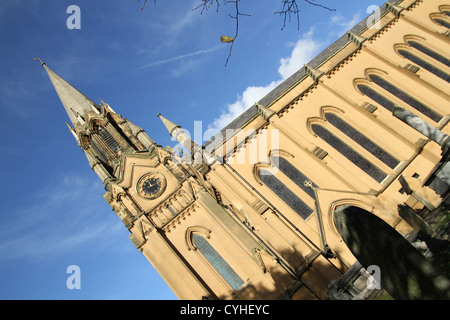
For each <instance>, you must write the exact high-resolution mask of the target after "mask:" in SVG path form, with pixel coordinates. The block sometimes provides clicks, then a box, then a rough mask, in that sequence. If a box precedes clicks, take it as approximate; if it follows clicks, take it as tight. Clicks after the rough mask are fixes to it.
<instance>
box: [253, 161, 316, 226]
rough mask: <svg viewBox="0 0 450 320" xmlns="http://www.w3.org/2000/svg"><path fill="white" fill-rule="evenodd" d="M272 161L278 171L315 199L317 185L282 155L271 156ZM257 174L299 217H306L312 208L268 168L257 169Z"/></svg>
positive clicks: (311, 211)
mask: <svg viewBox="0 0 450 320" xmlns="http://www.w3.org/2000/svg"><path fill="white" fill-rule="evenodd" d="M273 163H274V164H275V166H276V167H277V168H278V169H279V171H280V172H281V173H282V174H284V175H286V176H287V177H288V178H289V179H290V180H292V182H294V183H295V184H296V185H297V186H298V187H300V188H301V189H302V190H303V191H304V192H305V193H306V194H307V195H308V196H310V197H311V198H312V199H313V200H315V199H316V195H315V193H314V189H313V188H314V187H317V186H316V185H315V183H314V182H312V181H311V180H310V179H308V177H306V176H305V175H304V174H303V173H301V172H300V171H299V170H297V169H296V168H295V167H294V166H293V165H292V164H291V163H289V161H287V160H286V159H284V158H282V157H277V156H275V157H273ZM258 175H259V178H260V179H261V181H262V182H263V183H264V184H265V185H266V186H268V187H269V188H270V189H271V190H272V191H273V192H274V193H275V194H276V195H277V196H278V197H280V198H281V200H283V201H284V202H285V203H286V204H287V205H288V206H289V207H291V208H292V210H294V211H295V212H296V213H297V214H298V215H299V216H300V217H302V218H303V219H307V218H308V217H309V216H310V215H311V214H312V213H313V212H314V210H313V209H312V208H310V207H309V206H308V205H307V204H306V203H305V202H304V201H303V200H301V199H300V198H299V197H298V195H296V194H295V193H294V192H293V191H292V190H291V189H289V188H288V187H287V186H286V185H285V184H284V183H283V182H281V181H280V180H279V179H278V178H277V177H276V175H277V174H276V173H275V174H274V173H273V172H272V171H271V170H270V169H265V168H262V169H259V170H258Z"/></svg>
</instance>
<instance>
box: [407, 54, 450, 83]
mask: <svg viewBox="0 0 450 320" xmlns="http://www.w3.org/2000/svg"><path fill="white" fill-rule="evenodd" d="M398 53H399V54H400V55H402V56H403V57H405V58H406V59H408V60H410V61H412V62H414V63H415V64H417V65H418V66H421V67H422V68H424V69H426V70H428V71H429V72H431V73H433V74H434V75H436V76H438V77H439V78H441V79H443V80H445V81H447V82H450V75H449V74H447V73H446V72H444V71H442V70H441V69H439V68H438V67H436V66H435V65H433V64H431V63H429V62H428V61H425V60H423V59H422V58H420V57H419V56H417V55H415V54H414V53H412V52H411V51H409V50H406V49H399V50H398Z"/></svg>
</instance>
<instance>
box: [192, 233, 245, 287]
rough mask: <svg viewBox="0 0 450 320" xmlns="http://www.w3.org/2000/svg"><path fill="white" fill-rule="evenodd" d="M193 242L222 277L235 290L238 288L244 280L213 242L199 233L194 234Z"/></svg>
mask: <svg viewBox="0 0 450 320" xmlns="http://www.w3.org/2000/svg"><path fill="white" fill-rule="evenodd" d="M192 242H193V243H194V246H195V247H196V248H197V249H198V250H199V251H200V253H201V254H202V255H203V256H204V257H205V259H206V260H208V262H209V263H210V264H211V265H212V266H213V267H214V269H215V270H216V271H217V272H218V273H219V274H220V275H221V276H222V278H223V279H224V280H225V281H226V282H227V283H228V284H229V285H230V287H231V288H233V290H238V289H239V288H240V287H241V286H242V285H243V284H244V281H243V280H242V279H241V278H240V277H239V275H238V274H237V273H236V272H235V271H234V270H233V269H232V268H231V267H230V265H229V264H228V263H227V262H226V261H225V260H224V259H223V258H222V256H221V255H220V254H219V253H218V252H217V251H216V250H215V249H214V248H213V246H211V244H210V243H209V242H208V240H206V239H205V238H204V237H203V236H201V235H200V234H197V233H193V234H192Z"/></svg>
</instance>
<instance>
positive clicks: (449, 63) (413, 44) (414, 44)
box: [407, 40, 450, 67]
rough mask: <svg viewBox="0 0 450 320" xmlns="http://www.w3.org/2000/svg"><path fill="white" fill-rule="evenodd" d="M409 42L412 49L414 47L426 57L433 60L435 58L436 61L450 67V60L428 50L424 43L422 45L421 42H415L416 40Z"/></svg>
mask: <svg viewBox="0 0 450 320" xmlns="http://www.w3.org/2000/svg"><path fill="white" fill-rule="evenodd" d="M407 42H408V44H409V45H410V46H411V47H413V48H415V49H417V50H419V51H421V52H423V53H425V54H426V55H428V56H430V57H431V58H433V59H435V60H437V61H439V62H441V63H443V64H445V65H446V66H447V67H450V60H449V59H447V58H446V57H444V56H443V55H441V54H439V53H437V52H435V51H434V50H431V49H430V48H428V47H427V46H426V45H424V44H423V43H421V42H419V41H414V40H409V41H407Z"/></svg>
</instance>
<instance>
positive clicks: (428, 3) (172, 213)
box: [43, 0, 450, 299]
mask: <svg viewBox="0 0 450 320" xmlns="http://www.w3.org/2000/svg"><path fill="white" fill-rule="evenodd" d="M449 15H450V5H449V4H446V1H444V0H403V1H388V2H387V3H386V4H385V5H384V6H383V7H382V8H381V14H380V19H379V20H378V21H375V22H376V23H375V25H370V24H369V21H370V19H369V18H367V19H365V20H364V21H362V22H361V23H360V24H358V25H357V26H356V27H354V28H353V29H352V30H350V31H349V32H348V33H347V34H346V35H345V36H343V37H342V38H340V39H338V40H337V41H336V42H335V43H334V44H332V45H331V46H330V47H329V48H327V49H326V50H325V51H324V52H322V53H321V54H319V55H318V56H317V57H316V58H315V59H313V60H312V61H311V62H310V63H308V65H306V66H304V67H302V68H301V69H300V70H299V71H298V72H297V73H295V74H294V75H293V76H292V77H290V78H289V79H287V80H286V81H285V82H284V83H282V84H281V85H280V86H279V87H277V88H276V89H275V90H273V91H272V92H271V93H270V94H268V95H267V96H266V97H264V98H263V99H261V101H259V102H258V103H255V105H254V106H253V107H251V108H250V109H248V110H247V111H246V112H245V113H243V114H242V115H241V116H240V117H238V118H237V119H235V120H234V121H233V122H232V123H231V124H230V125H229V126H227V127H226V128H224V129H223V130H222V132H220V133H219V134H218V135H216V136H215V137H213V138H212V139H211V140H210V141H208V142H207V143H205V144H204V145H203V146H202V147H200V146H197V145H195V144H194V143H193V142H192V141H190V139H189V138H188V136H187V135H186V134H185V133H184V132H183V130H182V128H180V127H179V126H177V125H176V124H173V123H172V122H170V121H169V120H168V119H165V118H164V117H163V116H161V115H160V117H161V120H162V121H163V123H164V125H165V126H166V128H167V129H168V131H169V133H170V134H171V135H172V136H173V137H174V138H175V139H176V140H177V141H179V142H180V144H182V145H183V146H184V147H185V149H186V150H189V151H190V154H185V155H180V154H179V153H178V152H174V150H172V149H171V148H169V147H166V148H162V147H161V146H160V145H158V144H157V143H155V142H154V141H153V140H152V139H151V138H150V137H149V136H148V135H147V134H146V133H145V131H144V130H143V129H141V128H140V127H138V126H136V125H135V124H133V123H131V122H130V121H128V120H126V119H124V118H122V117H121V116H120V115H118V114H117V113H116V112H115V111H114V110H113V109H112V108H111V107H110V106H109V105H108V104H106V103H104V102H102V104H101V105H97V104H96V103H94V102H92V101H91V100H90V99H88V98H87V97H85V96H84V95H83V94H81V93H80V92H79V91H78V90H76V89H75V88H73V87H72V86H71V85H70V84H68V83H67V82H65V81H64V80H63V79H62V78H61V77H59V76H58V75H57V74H56V73H54V72H53V71H52V70H51V69H49V68H48V67H47V66H46V65H45V64H44V63H43V65H44V67H45V69H46V71H47V72H48V74H49V77H50V79H51V81H52V83H53V85H54V87H55V89H56V91H57V93H58V95H59V97H60V98H61V101H62V103H63V105H64V107H65V109H66V111H67V113H68V114H69V118H70V120H71V122H72V125H69V128H70V131H71V132H72V134H73V135H74V137H75V138H76V141H77V142H78V144H79V146H80V147H81V149H82V150H83V152H84V153H85V154H86V157H87V159H88V161H89V164H90V166H91V168H92V169H93V170H94V171H95V172H96V173H97V174H98V176H99V178H100V179H101V180H102V181H103V182H104V185H105V189H106V193H105V194H104V198H105V200H106V201H107V202H108V203H109V205H111V207H112V208H113V210H114V211H115V212H116V213H117V215H118V217H119V219H121V220H122V222H123V223H124V225H125V227H126V228H128V230H129V231H130V240H131V241H132V242H133V243H134V245H135V246H136V248H137V249H138V250H140V251H141V252H142V254H143V255H144V256H145V257H146V258H147V259H148V260H149V261H150V263H151V264H152V265H153V266H154V267H155V269H156V270H157V271H158V272H159V274H160V275H161V277H162V278H163V279H164V280H165V281H166V282H167V283H168V285H169V286H170V287H171V288H172V290H173V291H174V292H175V294H176V295H177V296H178V297H179V298H180V299H330V298H332V299H363V298H368V297H370V296H371V294H373V290H369V289H370V288H369V289H368V288H367V283H369V279H370V276H369V275H368V273H367V271H365V270H364V268H362V267H361V265H359V264H358V262H357V260H356V258H355V256H354V254H353V253H352V251H351V250H350V249H349V248H348V247H347V246H346V244H345V243H344V241H343V239H342V237H341V235H340V234H339V232H338V230H337V229H336V226H335V225H334V221H333V213H334V211H335V210H336V209H337V208H338V207H340V206H342V205H346V206H349V205H350V206H356V207H359V208H362V209H364V210H366V211H368V212H370V213H371V214H374V215H376V216H378V217H379V218H381V219H383V220H384V221H385V222H387V223H388V224H389V225H390V226H392V227H393V228H395V229H396V230H397V231H398V232H399V233H401V234H402V235H404V236H407V235H408V234H409V233H411V232H412V231H413V230H414V229H413V227H412V226H411V225H410V224H408V223H407V222H406V221H405V220H404V219H403V218H402V217H401V216H400V215H399V212H398V210H397V207H398V205H406V206H408V207H409V208H411V209H412V210H415V211H417V212H418V211H420V210H421V209H423V208H428V209H433V208H436V207H437V206H439V205H440V203H441V202H442V198H443V196H444V195H445V194H446V193H447V192H448V181H446V180H445V179H446V178H445V175H444V176H442V175H441V177H439V175H438V174H437V173H438V172H440V170H441V167H440V166H441V164H442V161H443V150H442V149H443V148H442V146H441V145H440V144H439V143H436V142H435V141H433V140H431V139H430V137H427V136H426V135H424V133H421V132H419V131H417V130H416V129H414V128H413V127H411V126H410V125H409V124H407V123H405V122H403V121H402V120H401V119H399V118H398V117H396V116H395V115H394V114H393V112H394V108H395V107H396V106H398V107H401V108H403V109H405V110H407V111H410V112H412V113H413V114H415V115H417V116H418V119H419V120H420V121H422V122H423V123H425V124H427V125H428V126H430V127H431V128H434V129H436V130H437V131H436V132H441V133H442V134H444V135H445V134H449V132H450V128H449V126H448V120H449V110H450V109H449V102H450V94H449V93H450V90H449V88H450V87H449V82H450V56H449V55H448V53H449V52H450V42H449V38H448V36H449V34H450V31H449V29H448V27H449V24H450V17H449ZM183 156H184V157H185V158H184V159H182V157H183ZM186 158H188V160H189V161H185V160H186ZM447 171H448V170H447ZM430 178H433V179H434V180H437V182H434V184H435V185H439V190H437V189H436V188H434V189H433V184H431V185H430ZM149 290H151V288H149Z"/></svg>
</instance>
